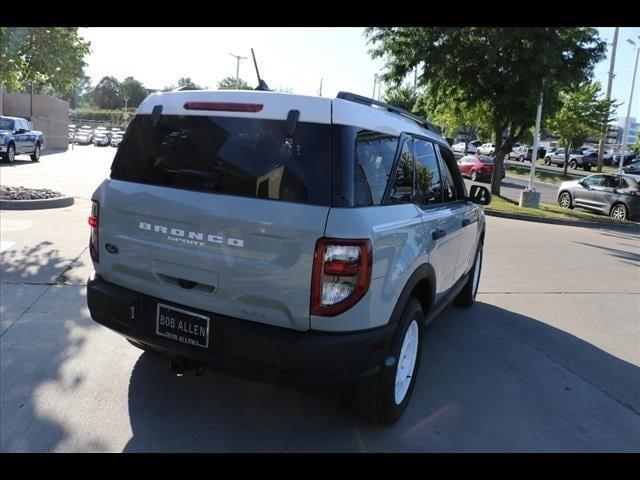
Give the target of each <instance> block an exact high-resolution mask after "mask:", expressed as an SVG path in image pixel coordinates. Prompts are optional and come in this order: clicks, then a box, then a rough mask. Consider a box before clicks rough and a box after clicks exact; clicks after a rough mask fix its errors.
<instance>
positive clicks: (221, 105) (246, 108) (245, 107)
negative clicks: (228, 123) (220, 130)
mask: <svg viewBox="0 0 640 480" xmlns="http://www.w3.org/2000/svg"><path fill="white" fill-rule="evenodd" d="M263 107H264V105H262V104H261V103H231V102H187V103H185V104H184V109H185V110H208V111H214V112H260V111H262V108H263Z"/></svg>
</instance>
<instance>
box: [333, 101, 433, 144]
mask: <svg viewBox="0 0 640 480" xmlns="http://www.w3.org/2000/svg"><path fill="white" fill-rule="evenodd" d="M336 98H341V99H342V100H347V101H349V102H355V103H360V104H362V105H366V106H368V107H370V106H372V105H375V106H376V107H381V108H384V109H385V110H387V111H388V112H392V113H395V114H398V115H402V116H403V117H405V118H408V119H409V120H413V121H414V122H416V123H417V124H418V125H420V126H421V127H423V128H426V129H427V130H431V131H432V132H435V133H437V134H438V135H441V134H442V131H441V130H440V128H439V127H438V126H437V125H435V124H433V123H431V122H429V121H428V120H425V119H424V118H421V117H418V116H417V115H415V114H413V113H411V112H409V111H407V110H405V109H403V108H400V107H396V106H394V105H390V104H388V103H385V102H380V101H378V100H374V99H373V98H369V97H363V96H362V95H358V94H357V93H351V92H338V95H336Z"/></svg>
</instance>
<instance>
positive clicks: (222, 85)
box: [218, 77, 253, 90]
mask: <svg viewBox="0 0 640 480" xmlns="http://www.w3.org/2000/svg"><path fill="white" fill-rule="evenodd" d="M238 83H239V84H240V85H238V86H236V77H224V78H223V79H222V80H220V81H219V82H218V90H253V88H251V86H249V84H248V83H247V82H245V81H244V80H242V79H241V78H240V79H239V81H238Z"/></svg>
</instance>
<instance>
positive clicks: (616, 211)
mask: <svg viewBox="0 0 640 480" xmlns="http://www.w3.org/2000/svg"><path fill="white" fill-rule="evenodd" d="M609 216H610V217H611V218H613V219H614V220H618V221H620V222H624V221H625V220H627V219H628V218H629V209H628V208H627V206H626V205H625V204H624V203H616V204H614V205H613V207H611V211H610V212H609Z"/></svg>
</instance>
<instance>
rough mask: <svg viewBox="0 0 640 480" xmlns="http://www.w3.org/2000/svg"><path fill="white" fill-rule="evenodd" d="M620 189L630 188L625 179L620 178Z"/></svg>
mask: <svg viewBox="0 0 640 480" xmlns="http://www.w3.org/2000/svg"><path fill="white" fill-rule="evenodd" d="M618 188H629V184H628V183H627V181H626V180H625V179H624V178H622V177H620V186H619V187H618Z"/></svg>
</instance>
